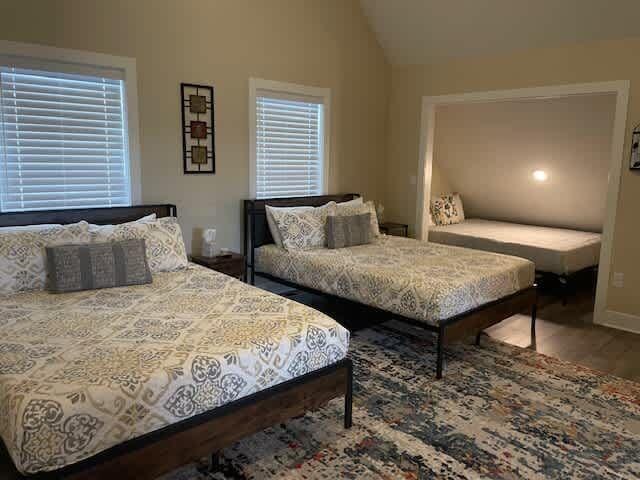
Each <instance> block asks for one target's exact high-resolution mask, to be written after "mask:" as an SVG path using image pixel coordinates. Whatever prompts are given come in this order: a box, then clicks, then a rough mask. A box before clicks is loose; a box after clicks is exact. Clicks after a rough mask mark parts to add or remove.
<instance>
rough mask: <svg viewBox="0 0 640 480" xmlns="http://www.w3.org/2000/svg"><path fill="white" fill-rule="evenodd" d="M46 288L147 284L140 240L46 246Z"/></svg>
mask: <svg viewBox="0 0 640 480" xmlns="http://www.w3.org/2000/svg"><path fill="white" fill-rule="evenodd" d="M46 251H47V276H48V288H49V291H51V292H55V293H62V292H75V291H78V290H93V289H98V288H109V287H122V286H126V285H142V284H145V283H151V281H152V277H151V271H150V270H149V265H148V264H147V256H146V246H145V241H144V239H140V238H137V239H131V240H121V241H118V242H105V243H89V244H81V245H59V246H55V247H47V248H46Z"/></svg>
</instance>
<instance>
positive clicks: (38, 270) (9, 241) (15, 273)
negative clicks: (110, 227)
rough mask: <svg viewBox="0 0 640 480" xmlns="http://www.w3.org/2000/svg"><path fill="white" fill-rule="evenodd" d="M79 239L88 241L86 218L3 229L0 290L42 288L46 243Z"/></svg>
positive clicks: (0, 242)
mask: <svg viewBox="0 0 640 480" xmlns="http://www.w3.org/2000/svg"><path fill="white" fill-rule="evenodd" d="M80 243H89V224H88V223H87V222H79V223H72V224H70V225H60V226H57V227H52V228H46V229H42V230H36V231H33V230H31V231H29V230H19V231H14V232H6V233H5V232H2V233H0V293H16V292H23V291H28V290H43V289H44V288H45V286H46V281H47V269H46V251H45V247H53V246H56V245H67V244H80Z"/></svg>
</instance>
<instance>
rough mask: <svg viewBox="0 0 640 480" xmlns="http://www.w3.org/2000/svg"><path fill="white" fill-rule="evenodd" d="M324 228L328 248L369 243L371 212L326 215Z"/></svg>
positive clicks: (370, 236)
mask: <svg viewBox="0 0 640 480" xmlns="http://www.w3.org/2000/svg"><path fill="white" fill-rule="evenodd" d="M325 230H326V235H325V236H326V238H327V246H328V247H329V248H344V247H353V246H355V245H364V244H366V243H371V238H372V234H371V214H370V213H363V214H360V215H345V216H328V217H327V223H326V224H325Z"/></svg>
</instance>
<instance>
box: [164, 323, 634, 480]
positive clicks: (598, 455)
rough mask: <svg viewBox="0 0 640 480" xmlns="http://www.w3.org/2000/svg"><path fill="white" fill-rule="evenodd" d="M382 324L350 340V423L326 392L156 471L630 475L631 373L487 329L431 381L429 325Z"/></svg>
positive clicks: (237, 475) (175, 476) (304, 475)
mask: <svg viewBox="0 0 640 480" xmlns="http://www.w3.org/2000/svg"><path fill="white" fill-rule="evenodd" d="M386 325H388V326H389V328H385V327H380V328H375V329H368V330H364V331H360V332H358V333H356V334H355V336H354V338H353V340H352V347H351V357H352V358H353V360H354V363H355V399H354V401H355V406H354V417H353V420H354V426H353V428H352V429H350V430H344V429H343V428H342V401H341V400H336V401H333V402H332V403H330V404H329V405H328V406H327V407H326V408H324V409H322V410H320V411H318V412H315V413H311V414H307V415H306V416H304V417H302V418H299V419H296V420H292V421H290V422H287V423H286V425H281V426H278V427H275V428H271V429H268V430H266V431H264V432H262V433H259V434H257V435H254V436H252V437H250V438H247V439H245V440H243V441H241V442H239V443H237V444H235V445H234V446H233V447H231V448H228V449H226V450H225V451H224V452H223V454H224V465H223V469H222V471H220V472H218V473H215V474H208V475H205V474H200V473H198V471H197V470H196V468H195V466H194V465H190V466H187V467H185V468H183V469H181V470H178V471H176V472H173V473H172V474H170V475H167V476H165V477H163V480H165V479H167V480H168V479H170V480H202V479H218V480H222V479H268V478H279V479H282V478H284V479H318V480H319V479H323V480H324V479H339V478H353V479H393V478H401V479H416V480H421V479H431V478H439V479H467V478H469V479H472V478H473V479H475V478H494V479H517V478H527V479H529V478H532V479H533V478H554V479H560V478H562V479H565V478H571V479H592V478H611V479H621V478H639V477H640V385H639V384H636V383H633V382H630V381H627V380H622V379H619V378H616V377H612V376H607V375H603V374H600V373H598V372H594V371H592V370H589V369H586V368H582V367H579V366H576V365H573V364H570V363H567V362H562V361H559V360H555V359H552V358H549V357H546V356H543V355H539V354H537V353H535V352H533V351H531V350H526V349H521V348H517V347H513V346H509V345H506V344H503V343H499V342H496V341H492V340H490V339H487V338H483V345H482V347H480V348H478V347H475V346H471V345H454V346H452V347H450V348H449V349H448V350H447V356H446V359H447V368H446V372H445V378H444V380H442V381H435V380H434V369H433V366H434V350H435V348H434V342H433V338H432V337H431V336H430V334H429V333H427V332H423V331H421V330H417V329H412V328H411V327H407V326H404V325H401V324H397V323H390V324H386ZM399 330H402V331H403V333H399Z"/></svg>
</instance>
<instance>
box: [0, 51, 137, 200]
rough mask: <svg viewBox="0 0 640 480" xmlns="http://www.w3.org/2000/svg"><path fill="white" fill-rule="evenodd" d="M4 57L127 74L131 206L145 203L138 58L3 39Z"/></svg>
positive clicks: (125, 81) (125, 84) (125, 85)
mask: <svg viewBox="0 0 640 480" xmlns="http://www.w3.org/2000/svg"><path fill="white" fill-rule="evenodd" d="M0 55H11V56H16V57H22V58H24V59H32V60H34V62H37V61H50V62H51V61H53V62H59V63H67V64H71V65H73V64H77V65H82V66H90V67H97V68H108V69H114V70H121V71H122V72H124V92H125V105H124V108H125V117H126V122H127V131H128V135H129V138H128V155H129V178H130V180H131V204H132V205H137V204H140V203H141V201H142V177H141V168H140V138H139V127H138V81H137V74H136V59H135V58H130V57H118V56H114V55H107V54H104V53H94V52H85V51H82V50H71V49H67V48H57V47H49V46H45V45H35V44H29V43H20V42H10V41H7V40H0Z"/></svg>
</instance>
